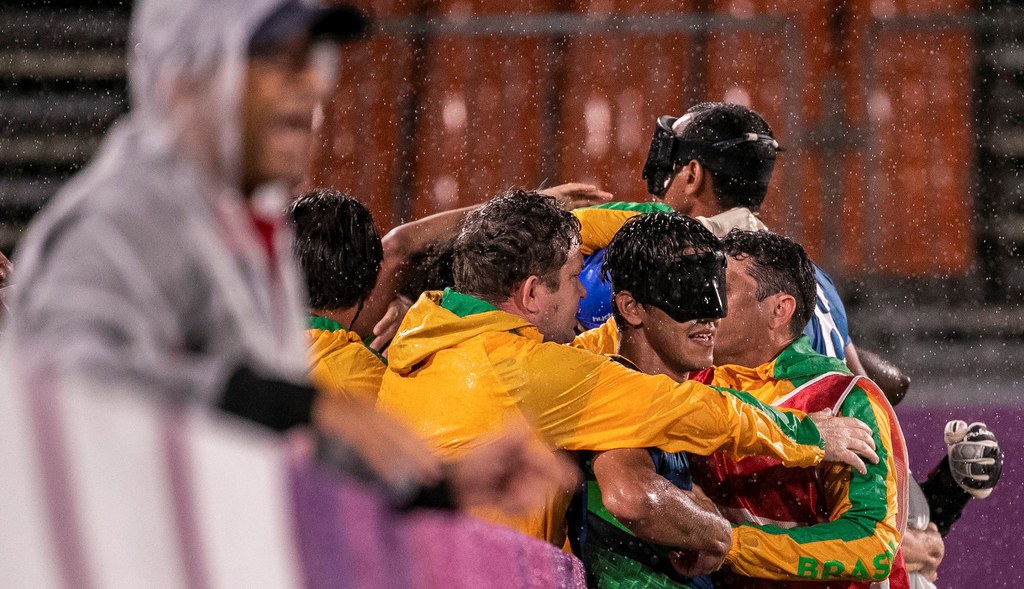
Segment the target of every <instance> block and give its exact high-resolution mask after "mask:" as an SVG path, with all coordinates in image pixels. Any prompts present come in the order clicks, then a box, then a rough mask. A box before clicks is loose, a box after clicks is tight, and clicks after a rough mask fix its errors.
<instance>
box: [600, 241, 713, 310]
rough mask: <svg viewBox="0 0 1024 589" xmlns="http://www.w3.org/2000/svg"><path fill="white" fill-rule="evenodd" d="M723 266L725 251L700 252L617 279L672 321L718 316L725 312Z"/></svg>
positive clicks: (634, 295) (643, 301)
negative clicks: (620, 279)
mask: <svg viewBox="0 0 1024 589" xmlns="http://www.w3.org/2000/svg"><path fill="white" fill-rule="evenodd" d="M725 266H726V257H725V254H723V253H722V252H704V253H701V254H694V255H690V256H684V257H683V258H682V259H678V260H673V261H671V262H665V263H663V264H659V265H657V266H655V267H650V266H648V267H645V268H638V269H637V270H636V273H635V274H633V275H631V276H626V277H624V280H622V281H621V282H622V283H623V290H628V291H630V292H631V293H632V294H633V298H635V299H636V300H637V302H639V303H642V304H645V305H654V306H655V307H657V308H659V309H661V310H662V311H664V312H665V314H666V315H668V316H669V317H671V318H672V320H673V321H678V322H679V323H683V322H685V321H692V320H694V319H720V318H722V317H725V315H726V313H727V312H728V308H727V306H726V298H725ZM627 285H628V286H627ZM615 289H616V290H618V289H619V287H618V285H615Z"/></svg>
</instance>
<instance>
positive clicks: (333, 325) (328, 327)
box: [309, 315, 348, 331]
mask: <svg viewBox="0 0 1024 589" xmlns="http://www.w3.org/2000/svg"><path fill="white" fill-rule="evenodd" d="M309 328H310V329H322V330H324V331H348V329H346V328H345V326H344V325H342V324H340V323H338V322H337V321H335V320H334V319H328V318H327V317H321V316H319V315H310V316H309Z"/></svg>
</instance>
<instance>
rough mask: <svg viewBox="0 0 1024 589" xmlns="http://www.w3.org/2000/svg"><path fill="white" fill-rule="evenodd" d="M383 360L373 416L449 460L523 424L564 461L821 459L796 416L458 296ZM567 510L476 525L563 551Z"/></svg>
mask: <svg viewBox="0 0 1024 589" xmlns="http://www.w3.org/2000/svg"><path fill="white" fill-rule="evenodd" d="M388 361H389V366H388V371H387V372H386V373H385V375H384V380H383V382H382V384H381V391H380V395H379V397H378V401H377V407H378V408H379V409H382V410H384V411H387V412H389V413H391V414H393V415H395V416H396V417H397V418H398V419H399V420H401V421H403V422H404V423H405V424H407V425H408V426H409V427H410V428H412V429H413V431H415V432H417V433H418V434H419V435H420V436H421V437H423V439H425V440H426V441H427V442H428V443H429V444H430V445H431V446H432V447H433V448H434V449H435V450H436V451H437V452H438V453H439V454H440V455H442V456H445V457H457V456H459V455H460V454H462V453H464V452H465V451H466V450H468V449H470V448H473V447H476V446H479V445H480V444H482V443H484V442H485V441H486V440H487V438H488V436H489V435H491V434H493V433H495V432H498V431H500V430H501V429H502V427H503V425H504V424H506V423H509V422H512V421H517V420H521V419H523V418H525V419H526V420H527V421H528V422H529V423H530V424H532V425H533V426H534V427H535V428H536V430H537V431H539V432H540V434H541V435H542V436H543V437H544V439H545V440H546V441H547V442H548V443H550V444H551V445H552V446H554V447H556V448H561V449H566V450H610V449H614V448H646V447H658V448H661V449H663V450H666V451H668V452H679V451H686V452H692V453H697V454H710V453H712V452H714V451H716V450H723V451H725V452H727V453H729V454H730V455H732V456H735V457H737V458H738V457H741V456H746V455H754V454H765V455H771V456H775V457H777V458H779V459H780V460H782V461H784V462H785V463H786V464H790V465H794V466H808V465H813V464H816V463H818V462H820V461H821V459H822V458H823V456H824V451H823V449H822V447H821V444H822V442H821V438H820V435H819V434H818V431H817V428H815V427H814V425H813V423H811V421H810V419H807V418H804V417H803V414H802V413H800V412H796V413H792V414H784V413H780V412H777V411H775V410H772V409H770V408H768V407H766V406H764V405H763V404H760V403H759V402H757V401H755V400H754V399H753V398H751V397H749V395H746V394H745V393H732V392H730V393H725V392H722V391H720V390H716V389H713V388H709V387H707V386H704V385H701V384H699V383H695V382H691V381H688V382H684V383H676V382H675V381H673V380H672V379H670V378H668V377H667V376H650V375H645V374H641V373H639V372H636V371H633V370H630V369H628V368H626V367H624V366H622V365H620V364H618V363H616V362H613V361H611V360H610V359H609V358H607V357H604V356H599V355H596V354H592V353H590V352H587V351H585V350H581V349H576V348H573V347H571V346H566V345H561V344H557V343H553V342H545V341H544V337H543V336H542V335H541V333H540V332H539V331H538V330H537V328H536V327H534V326H533V325H531V324H530V323H529V322H527V321H525V320H524V319H522V318H520V317H517V316H515V315H512V314H509V313H506V312H504V311H500V310H498V309H496V308H495V307H493V306H492V305H490V304H488V303H486V302H484V301H481V300H479V299H475V298H472V297H468V296H466V295H462V294H460V293H457V292H454V291H451V290H446V291H445V292H444V293H441V292H428V293H424V294H423V295H422V296H421V297H420V299H419V300H418V301H417V302H416V304H414V305H413V306H412V308H411V309H410V310H409V312H408V314H407V315H406V317H405V319H404V321H403V322H402V325H401V326H400V328H399V331H398V334H397V335H396V336H395V339H394V340H393V341H392V343H391V347H390V348H389V352H388ZM568 499H569V497H568V496H556V495H555V494H554V493H553V494H552V497H551V502H550V504H549V505H548V508H547V509H546V510H545V511H544V512H543V513H537V514H533V515H531V516H529V517H526V518H518V519H510V518H506V517H501V516H497V515H496V514H494V513H483V514H480V515H481V516H482V517H485V518H486V519H489V520H492V521H498V522H501V523H505V524H507V525H509V526H511V527H514V528H516V529H519V530H521V531H523V532H525V533H527V534H529V535H532V536H534V537H537V538H543V539H546V540H548V541H549V542H551V543H553V544H555V545H556V546H562V545H563V543H564V539H565V523H564V516H565V507H566V504H567V502H568Z"/></svg>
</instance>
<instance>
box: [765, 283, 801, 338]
mask: <svg viewBox="0 0 1024 589" xmlns="http://www.w3.org/2000/svg"><path fill="white" fill-rule="evenodd" d="M765 302H766V303H768V304H770V305H771V309H769V311H770V314H769V316H768V321H769V324H770V325H771V327H772V329H788V328H789V322H790V320H791V319H793V313H795V312H796V299H795V298H793V295H790V294H786V293H784V292H780V293H778V294H774V295H772V296H770V297H768V299H767V300H766V301H765Z"/></svg>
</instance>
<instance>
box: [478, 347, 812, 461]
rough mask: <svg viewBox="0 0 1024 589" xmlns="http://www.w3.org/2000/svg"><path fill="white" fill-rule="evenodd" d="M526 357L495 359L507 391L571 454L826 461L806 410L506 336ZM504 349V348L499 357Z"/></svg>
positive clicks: (516, 353) (516, 352)
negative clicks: (644, 451)
mask: <svg viewBox="0 0 1024 589" xmlns="http://www.w3.org/2000/svg"><path fill="white" fill-rule="evenodd" d="M505 341H507V342H508V345H510V346H516V347H530V348H532V349H529V350H525V349H524V350H508V352H510V353H511V355H513V356H515V357H517V358H521V359H522V360H521V363H519V365H518V367H515V366H514V365H513V363H509V365H508V367H507V369H505V370H503V367H502V366H501V365H496V366H495V368H496V369H498V374H499V377H500V379H501V381H502V382H503V383H504V385H505V387H506V391H507V393H508V395H509V403H511V404H515V405H516V406H518V407H519V408H520V409H521V410H522V411H523V413H524V414H525V415H526V416H527V418H528V419H530V420H531V422H532V423H534V425H535V426H536V427H538V429H539V430H540V431H541V433H542V434H543V435H545V436H546V437H547V439H548V440H549V441H550V442H551V443H553V444H554V445H555V446H557V447H560V448H565V449H568V450H582V449H586V450H610V449H615V448H645V447H658V448H661V449H663V450H666V451H669V452H680V451H686V452H693V453H695V454H702V455H708V454H711V453H712V452H715V451H718V450H724V451H726V452H729V453H730V454H731V455H733V456H734V457H736V458H739V457H742V456H749V455H758V454H762V455H768V456H773V457H775V458H777V459H779V460H781V461H782V462H783V463H785V464H787V465H792V466H809V465H813V464H816V463H818V462H820V461H821V459H822V458H823V456H824V451H823V450H822V448H821V445H820V444H821V437H820V435H819V433H818V430H817V428H816V427H814V424H813V423H811V421H810V419H809V418H807V417H805V416H804V415H803V414H802V413H800V412H794V413H783V412H779V411H777V410H775V409H772V408H770V407H767V406H766V405H763V404H762V403H760V402H759V401H757V400H755V399H753V398H752V397H750V396H749V395H744V394H741V393H735V392H732V391H723V390H718V389H715V388H711V387H708V386H705V385H702V384H700V383H697V382H694V381H687V382H683V383H677V382H675V381H673V380H672V379H670V378H669V377H667V376H651V375H647V374H642V373H639V372H636V371H634V370H630V369H628V368H626V367H624V366H622V365H620V364H618V363H617V362H613V361H612V360H610V359H608V358H606V357H602V356H597V355H594V354H591V353H589V352H586V351H584V350H578V349H575V348H572V347H569V346H565V345H561V344H556V343H551V342H543V343H541V342H537V341H535V340H532V339H530V338H513V340H512V341H509V340H505ZM503 355H504V354H503Z"/></svg>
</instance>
